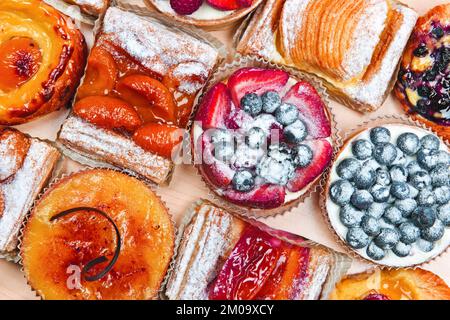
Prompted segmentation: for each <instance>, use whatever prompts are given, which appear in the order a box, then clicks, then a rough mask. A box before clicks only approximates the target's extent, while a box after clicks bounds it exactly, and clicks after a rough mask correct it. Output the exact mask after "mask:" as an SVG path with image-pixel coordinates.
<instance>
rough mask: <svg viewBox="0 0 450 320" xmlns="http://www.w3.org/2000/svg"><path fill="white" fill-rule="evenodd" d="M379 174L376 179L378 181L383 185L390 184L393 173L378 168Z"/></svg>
mask: <svg viewBox="0 0 450 320" xmlns="http://www.w3.org/2000/svg"><path fill="white" fill-rule="evenodd" d="M376 174H377V179H376V183H377V184H380V185H383V186H389V185H390V184H391V175H390V173H389V171H387V170H385V169H383V168H378V169H377V171H376Z"/></svg>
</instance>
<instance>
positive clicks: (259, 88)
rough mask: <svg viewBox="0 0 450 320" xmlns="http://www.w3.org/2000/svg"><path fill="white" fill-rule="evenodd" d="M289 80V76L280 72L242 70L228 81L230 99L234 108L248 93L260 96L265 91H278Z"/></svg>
mask: <svg viewBox="0 0 450 320" xmlns="http://www.w3.org/2000/svg"><path fill="white" fill-rule="evenodd" d="M288 80H289V74H288V73H287V72H284V71H282V70H273V69H259V68H242V69H239V70H238V71H236V72H235V73H234V74H233V75H231V77H230V78H229V79H228V88H230V92H231V98H232V99H233V103H234V104H235V106H240V103H241V99H242V97H243V96H245V95H246V94H248V93H256V94H258V95H261V94H263V93H265V92H267V91H271V90H273V91H280V90H281V89H283V87H284V86H285V85H286V83H287V82H288Z"/></svg>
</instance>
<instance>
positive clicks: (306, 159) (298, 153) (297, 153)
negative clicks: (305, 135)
mask: <svg viewBox="0 0 450 320" xmlns="http://www.w3.org/2000/svg"><path fill="white" fill-rule="evenodd" d="M312 159H313V152H312V150H311V148H310V147H309V146H307V145H304V144H301V145H298V146H296V147H295V148H294V165H295V166H297V167H298V168H304V167H307V166H308V165H309V164H310V163H311V161H312Z"/></svg>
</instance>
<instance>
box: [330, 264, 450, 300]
mask: <svg viewBox="0 0 450 320" xmlns="http://www.w3.org/2000/svg"><path fill="white" fill-rule="evenodd" d="M330 299H331V300H450V288H449V287H448V286H447V285H446V284H445V282H444V280H442V279H441V278H439V277H438V276H437V275H435V274H434V273H432V272H430V271H427V270H423V269H420V268H417V269H399V270H375V271H372V272H366V273H360V274H355V275H350V276H347V277H346V278H345V279H343V280H341V282H340V283H338V284H337V285H336V288H335V289H334V291H333V292H332V293H331V295H330Z"/></svg>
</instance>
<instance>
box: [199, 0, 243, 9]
mask: <svg viewBox="0 0 450 320" xmlns="http://www.w3.org/2000/svg"><path fill="white" fill-rule="evenodd" d="M206 2H207V3H208V4H209V5H210V6H211V7H213V8H216V9H218V10H222V11H231V10H236V9H239V8H240V7H241V6H240V4H239V2H238V0H206Z"/></svg>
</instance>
